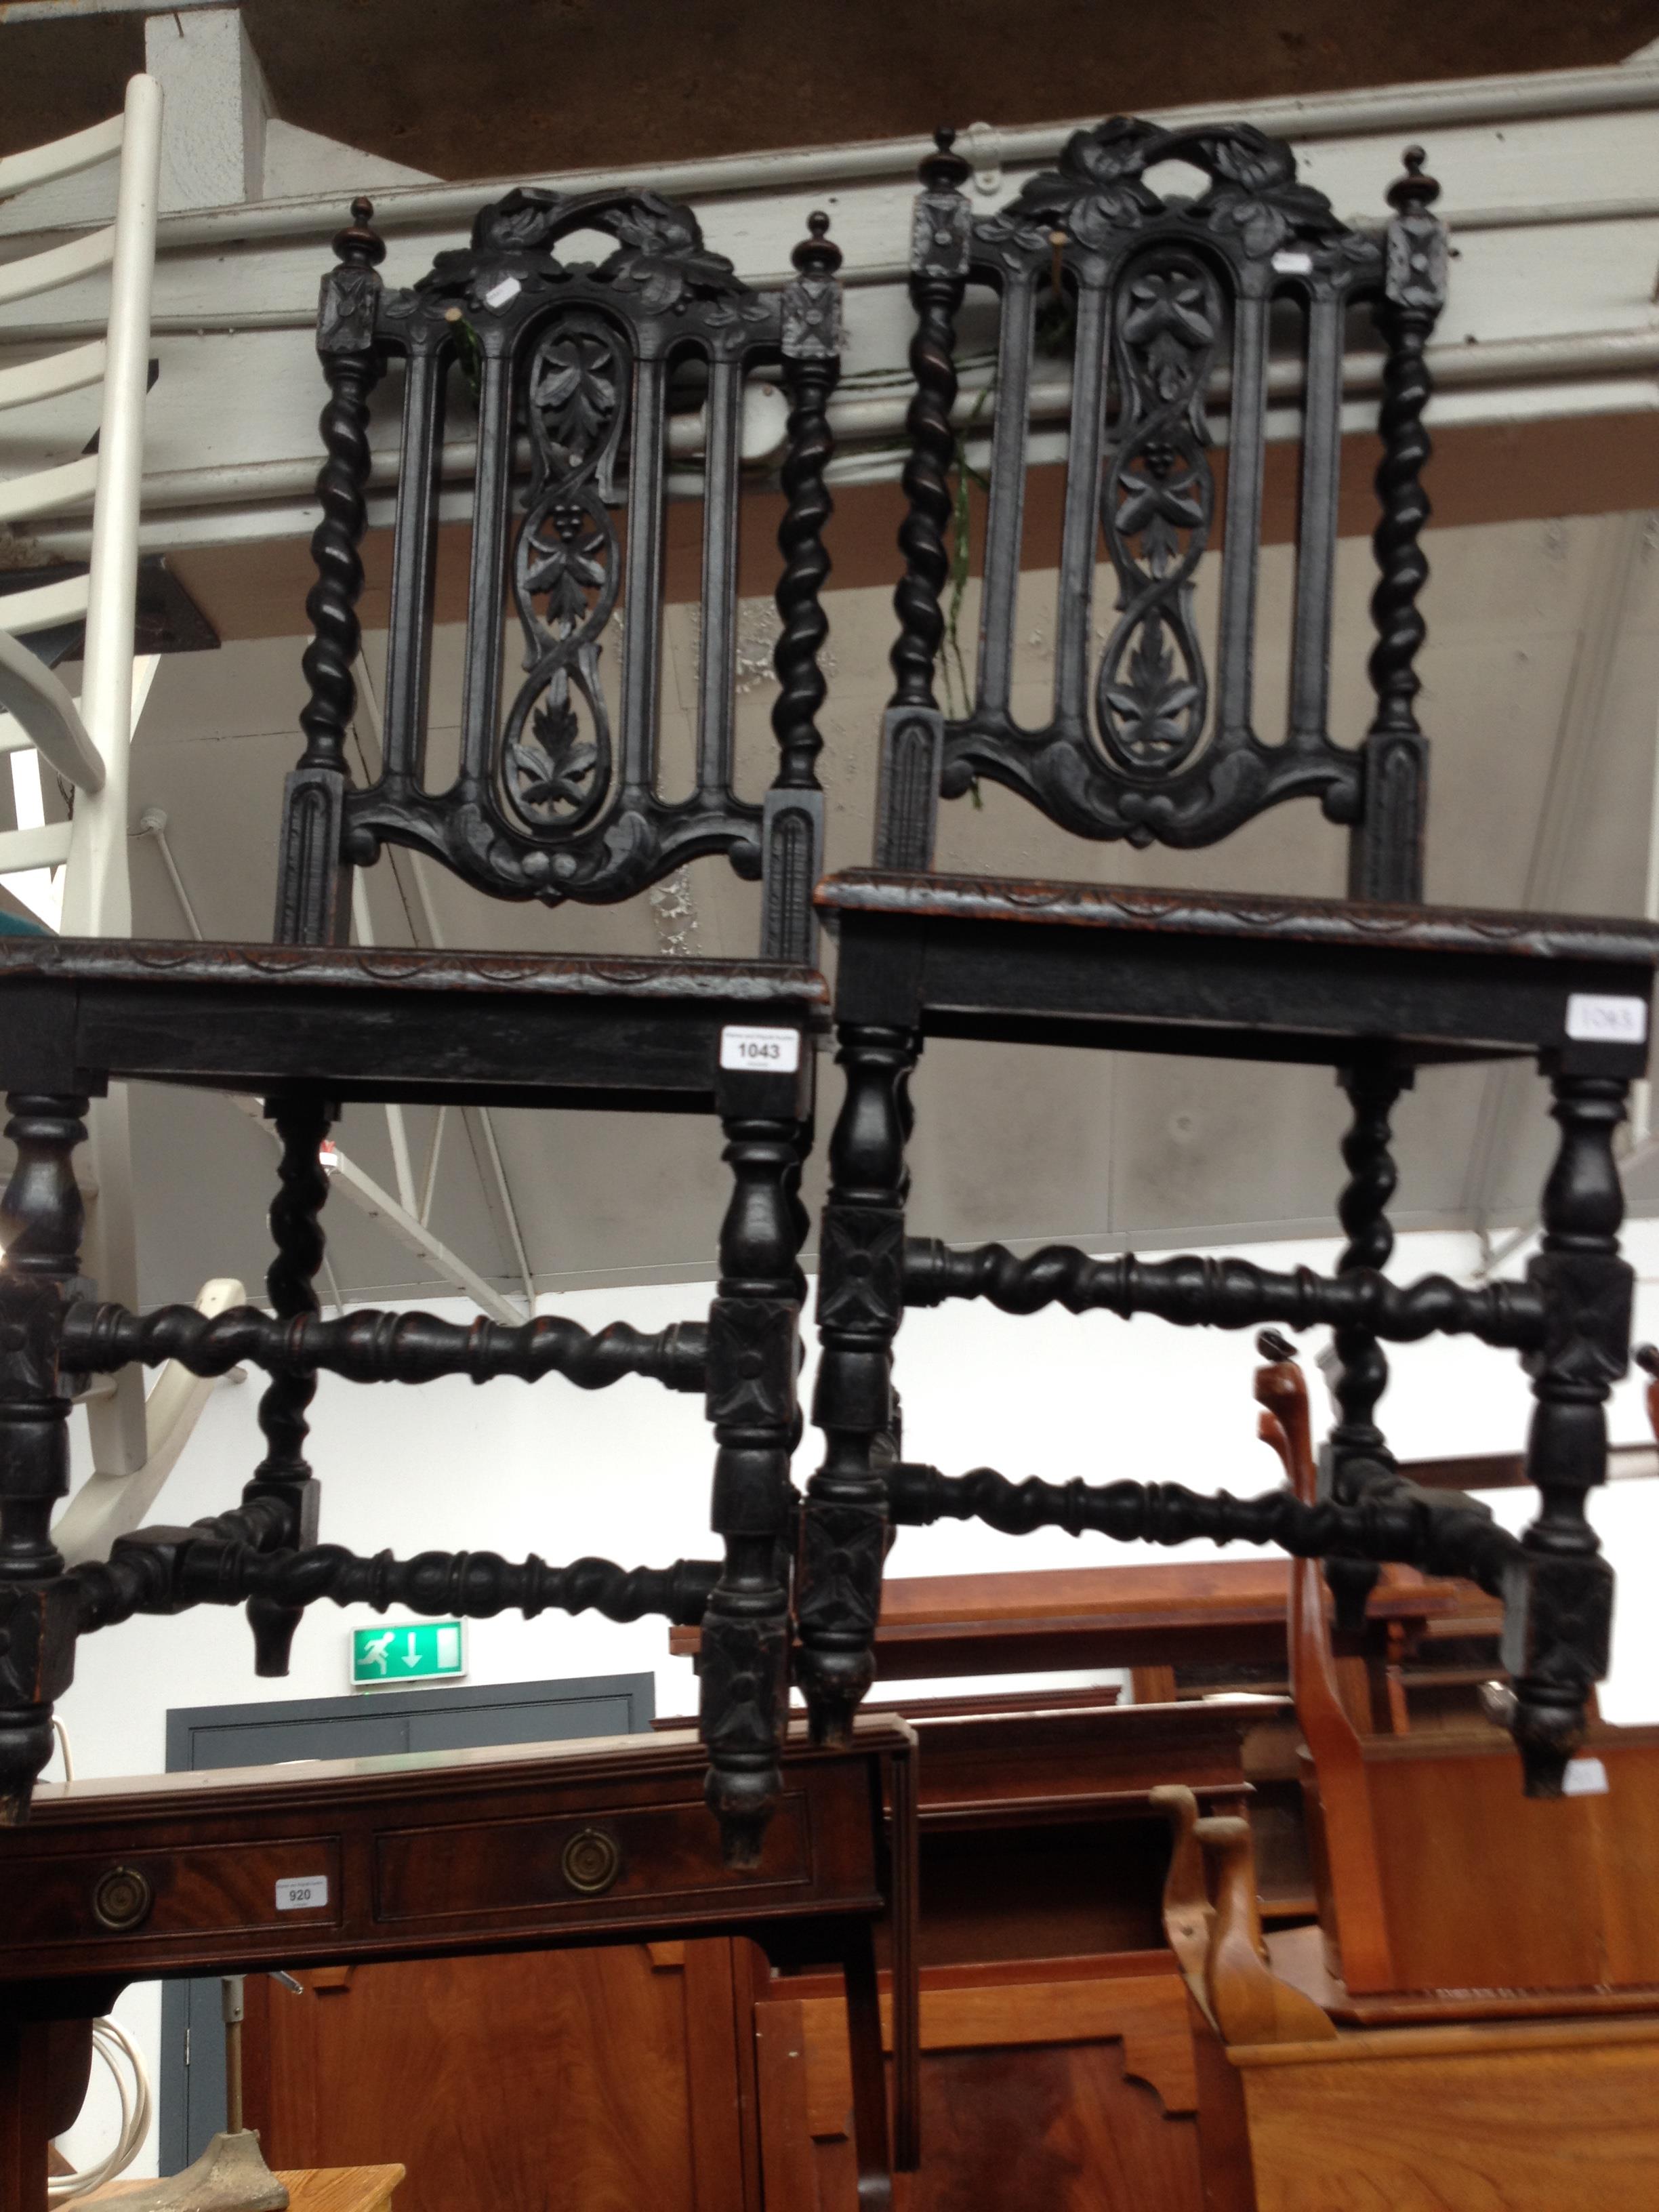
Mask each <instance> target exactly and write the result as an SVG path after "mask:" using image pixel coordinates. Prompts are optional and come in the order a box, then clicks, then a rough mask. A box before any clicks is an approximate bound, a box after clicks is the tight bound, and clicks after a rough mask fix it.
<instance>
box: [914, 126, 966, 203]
mask: <svg viewBox="0 0 1659 2212" xmlns="http://www.w3.org/2000/svg"><path fill="white" fill-rule="evenodd" d="M956 143H957V134H956V132H955V131H952V130H951V129H950V128H949V126H948V125H945V124H941V125H939V129H938V130H937V131H934V133H933V152H932V153H931V154H928V155H925V156H924V157H923V160H922V163H921V181H922V183H923V184H924V185H926V187H927V190H928V191H930V192H959V191H961V190H962V187H963V185H965V184H966V183H967V181H968V179H969V173H970V172H969V167H968V164H967V162H966V161H963V158H962V156H961V155H960V154H958V153H957V152H956V151H955V150H954V149H955V147H956Z"/></svg>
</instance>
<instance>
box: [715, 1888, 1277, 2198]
mask: <svg viewBox="0 0 1659 2212" xmlns="http://www.w3.org/2000/svg"><path fill="white" fill-rule="evenodd" d="M924 1894H925V1892H924ZM754 2017H755V2036H756V2051H757V2070H758V2081H759V2092H760V2112H761V2142H762V2151H763V2171H764V2179H765V2191H766V2198H765V2202H766V2212H854V2207H855V2206H856V2203H857V2197H856V2193H855V2184H856V2175H855V2172H854V2160H853V2145H852V2141H851V2119H850V2108H851V2086H850V2083H849V2081H848V2071H847V2059H846V2051H845V2045H846V2027H845V2023H844V2021H843V2019H842V2002H841V1999H840V1998H839V1996H836V1995H835V1994H834V1993H833V1992H832V1991H830V1990H828V1989H827V1988H826V1989H825V1990H823V1993H822V1994H818V1995H807V1996H774V1997H771V1998H769V2000H767V2001H766V2002H762V2003H760V2004H757V2007H756V2008H755V2015H754ZM921 2049H922V2057H921V2110H922V2142H923V2160H922V2166H921V2171H920V2172H918V2173H916V2174H915V2176H913V2177H912V2179H910V2181H909V2183H908V2195H907V2197H905V2199H904V2202H905V2204H906V2206H907V2208H908V2212H961V2209H962V2208H964V2207H968V2206H971V2207H972V2208H973V2212H1205V2208H1206V2204H1213V2205H1214V2206H1215V2207H1216V2208H1218V2212H1219V2208H1220V2207H1222V2206H1223V2205H1224V2203H1227V2202H1229V2200H1226V2199H1224V2198H1223V2197H1212V2198H1206V2195H1205V2191H1204V2183H1203V2168H1204V2158H1203V2146H1202V2144H1201V2143H1200V2129H1199V2123H1198V2105H1199V2093H1198V2070H1197V2064H1196V2061H1195V2057H1194V2034H1193V2026H1192V2022H1191V2021H1190V2019H1189V2016H1188V2003H1187V1996H1186V1990H1185V1988H1184V1985H1183V1984H1182V1981H1181V1979H1180V1977H1179V1976H1178V1975H1176V1974H1175V1973H1173V1972H1170V1968H1169V1966H1168V1962H1167V1961H1166V1960H1163V1959H1160V1958H1159V1957H1158V1954H1150V1955H1146V1954H1143V1955H1141V1956H1139V1957H1133V1958H1129V1959H1126V1960H1107V1959H1098V1960H1071V1961H1048V1962H1039V1961H1022V1962H1020V1963H1018V1964H1011V1965H1009V1966H1005V1967H1003V1968H1001V1969H1000V1970H999V1969H997V1968H994V1967H981V1968H957V1969H951V1968H944V1967H928V1968H924V1969H923V1972H922V1997H921ZM1235 2201H1237V2203H1239V2205H1240V2207H1241V2212H1242V2207H1243V2205H1247V2204H1248V2202H1249V2199H1248V2197H1245V2198H1243V2199H1238V2200H1235Z"/></svg>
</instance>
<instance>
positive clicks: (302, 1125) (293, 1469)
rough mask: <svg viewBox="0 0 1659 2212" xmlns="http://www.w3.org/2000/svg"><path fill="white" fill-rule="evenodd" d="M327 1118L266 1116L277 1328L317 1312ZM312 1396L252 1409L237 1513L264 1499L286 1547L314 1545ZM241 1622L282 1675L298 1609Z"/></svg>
mask: <svg viewBox="0 0 1659 2212" xmlns="http://www.w3.org/2000/svg"><path fill="white" fill-rule="evenodd" d="M333 1118H334V1117H333V1113H332V1110H331V1108H330V1107H328V1106H327V1105H325V1104H324V1103H323V1102H322V1101H321V1100H319V1099H317V1098H314V1097H299V1098H287V1099H283V1100H282V1101H280V1102H279V1103H278V1104H277V1106H276V1112H275V1115H274V1116H273V1119H274V1120H275V1121H276V1133H277V1135H278V1136H279V1137H280V1138H281V1139H282V1143H283V1157H282V1161H281V1164H280V1165H279V1166H278V1168H277V1170H276V1175H277V1191H276V1197H275V1198H274V1199H273V1200H271V1206H270V1233H271V1236H272V1238H273V1239H274V1241H275V1243H276V1257H275V1258H274V1259H273V1260H272V1261H271V1263H270V1267H268V1268H267V1270H266V1271H265V1294H266V1296H267V1297H269V1298H270V1304H271V1310H272V1311H273V1312H274V1313H275V1314H276V1317H277V1319H278V1320H279V1321H293V1320H296V1319H298V1318H299V1317H301V1316H304V1315H309V1314H315V1313H318V1312H319V1311H320V1310H321V1309H320V1307H319V1304H318V1302H317V1293H316V1291H315V1290H314V1289H313V1287H312V1285H313V1282H314V1280H315V1279H316V1275H317V1271H318V1269H319V1267H321V1266H322V1264H323V1252H324V1243H323V1231H322V1227H321V1225H320V1223H319V1219H318V1216H319V1214H320V1213H321V1212H322V1210H323V1206H324V1204H325V1201H326V1200H327V1197H328V1176H327V1172H326V1170H325V1169H324V1167H323V1164H322V1161H321V1158H320V1157H319V1154H320V1151H321V1147H322V1143H323V1139H325V1137H326V1136H327V1134H328V1133H329V1130H330V1128H331V1127H332V1124H333ZM316 1395H317V1377H316V1375H315V1373H314V1371H313V1370H299V1371H297V1372H291V1373H288V1374H282V1375H273V1376H272V1377H271V1379H270V1382H269V1383H267V1385H266V1386H265V1391H264V1396H263V1397H262V1398H261V1399H260V1401H259V1426H260V1429H261V1431H263V1432H264V1439H265V1444H266V1451H265V1455H264V1459H262V1460H261V1461H260V1462H259V1464H258V1467H257V1468H255V1469H254V1470H253V1474H252V1480H250V1481H249V1482H248V1483H247V1484H246V1486H244V1489H243V1492H242V1502H243V1504H245V1505H251V1504H252V1503H253V1501H254V1500H255V1499H256V1498H275V1499H276V1501H277V1502H278V1503H279V1504H281V1505H282V1506H283V1510H285V1512H286V1513H287V1515H288V1516H289V1529H288V1542H289V1545H291V1546H300V1545H310V1544H314V1543H315V1542H316V1541H317V1514H318V1504H319V1489H318V1485H317V1482H316V1480H315V1478H314V1477H313V1474H312V1472H311V1466H310V1462H308V1461H307V1458H306V1455H305V1442H306V1437H307V1434H308V1432H309V1429H310V1424H309V1423H308V1422H307V1419H306V1408H307V1406H309V1405H310V1403H311V1401H312V1400H313V1398H314V1397H315V1396H316ZM247 1617H248V1626H250V1627H251V1628H252V1631H253V1651H254V1672H255V1674H267V1675H282V1674H287V1672H288V1662H289V1648H290V1646H291V1645H292V1644H293V1641H294V1632H295V1629H296V1628H297V1627H298V1626H299V1625H300V1622H301V1620H302V1619H303V1617H304V1616H303V1613H302V1611H301V1608H299V1607H295V1606H289V1605H283V1604H282V1603H280V1602H278V1601H276V1600H273V1599H270V1598H265V1597H254V1598H250V1599H249V1601H248V1608H247Z"/></svg>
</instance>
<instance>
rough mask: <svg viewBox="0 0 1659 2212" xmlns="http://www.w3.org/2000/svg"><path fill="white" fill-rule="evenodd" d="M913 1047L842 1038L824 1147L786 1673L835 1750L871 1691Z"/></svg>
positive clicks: (848, 1030) (881, 1039) (899, 1038)
mask: <svg viewBox="0 0 1659 2212" xmlns="http://www.w3.org/2000/svg"><path fill="white" fill-rule="evenodd" d="M920 1048H921V1046H920V1040H919V1039H918V1038H917V1037H916V1036H914V1035H913V1034H912V1033H910V1032H909V1031H907V1030H896V1029H878V1028H863V1027H854V1026H850V1025H848V1026H843V1028H842V1031H841V1049H840V1053H839V1055H838V1057H839V1059H840V1062H841V1065H842V1067H843V1068H844V1069H845V1070H846V1073H847V1096H846V1098H845V1101H844V1102H843V1103H842V1110H841V1115H840V1118H839V1119H838V1120H837V1121H836V1131H835V1134H834V1136H833V1137H832V1138H831V1139H830V1140H829V1178H830V1180H829V1202H828V1204H827V1206H825V1209H824V1216H823V1249H822V1250H821V1252H820V1254H819V1261H818V1335H819V1339H820V1341H821V1343H822V1345H823V1357H822V1359H821V1361H820V1363H819V1366H818V1379H817V1391H816V1394H815V1395H814V1399H813V1408H812V1418H813V1419H814V1420H815V1421H816V1422H817V1425H818V1427H819V1428H820V1429H821V1430H822V1431H823V1438H824V1454H823V1465H822V1466H821V1467H820V1468H819V1469H818V1470H817V1473H816V1474H814V1475H813V1476H812V1478H811V1481H810V1482H809V1483H808V1485H807V1487H806V1497H805V1504H804V1505H803V1507H802V1511H801V1542H800V1561H799V1584H798V1594H797V1599H796V1606H795V1615H796V1621H797V1626H798V1629H799V1638H800V1648H799V1653H798V1655H797V1658H796V1671H797V1675H798V1679H799V1682H800V1686H801V1689H802V1690H803V1692H805V1698H806V1705H807V1711H808V1714H809V1716H810V1717H811V1728H812V1736H813V1740H814V1741H815V1742H818V1743H845V1742H847V1741H848V1739H849V1737H850V1734H851V1730H852V1725H853V1715H854V1712H855V1711H857V1709H858V1706H859V1703H860V1699H862V1698H863V1697H864V1695H865V1693H866V1691H867V1690H868V1689H869V1687H870V1685H871V1683H872V1681H873V1680H874V1679H875V1668H876V1619H877V1615H878V1613H879V1612H880V1609H881V1575H882V1562H883V1560H884V1557H885V1555H886V1549H887V1528H888V1522H887V1480H886V1471H887V1467H888V1464H889V1463H890V1455H891V1451H892V1438H893V1436H894V1433H895V1431H894V1419H895V1413H894V1401H893V1390H892V1346H893V1338H894V1335H895V1334H896V1331H897V1328H898V1325H899V1322H900V1320H901V1319H902V1315H903V1297H904V1200H905V1195H906V1192H907V1189H908V1180H909V1178H908V1172H907V1170H906V1168H905V1164H904V1146H905V1139H906V1138H907V1137H908V1134H909V1131H910V1110H909V1100H908V1089H907V1086H908V1080H909V1076H910V1073H911V1070H912V1069H913V1068H914V1067H915V1064H916V1057H917V1054H918V1052H919V1051H920Z"/></svg>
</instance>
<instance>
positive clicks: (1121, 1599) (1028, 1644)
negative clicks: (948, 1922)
mask: <svg viewBox="0 0 1659 2212" xmlns="http://www.w3.org/2000/svg"><path fill="white" fill-rule="evenodd" d="M1290 1574H1291V1569H1290V1563H1289V1561H1288V1560H1285V1559H1275V1558H1272V1557H1258V1558H1252V1559H1183V1560H1180V1561H1164V1560H1154V1561H1152V1562H1150V1563H1149V1562H1143V1561H1136V1562H1135V1563H1134V1564H1133V1565H1124V1566H1118V1567H1056V1568H1047V1569H1043V1570H1041V1571H1028V1572H1026V1573H1023V1574H994V1575H916V1576H900V1577H896V1578H894V1579H890V1580H889V1581H887V1582H885V1583H884V1585H883V1589H882V1610H881V1619H880V1621H879V1623H878V1626H877V1630H876V1668H877V1674H878V1678H879V1680H881V1681H883V1682H902V1681H906V1680H931V1679H933V1678H935V1677H939V1678H944V1677H947V1676H950V1675H955V1674H1022V1673H1032V1674H1035V1673H1038V1672H1042V1673H1048V1672H1054V1673H1060V1672H1063V1671H1066V1670H1068V1669H1073V1668H1091V1667H1100V1668H1107V1667H1131V1668H1133V1667H1144V1666H1150V1665H1157V1664H1168V1665H1174V1664H1176V1662H1180V1663H1182V1664H1185V1665H1192V1666H1196V1667H1202V1666H1205V1665H1210V1666H1220V1665H1233V1666H1249V1665H1263V1666H1277V1667H1279V1668H1284V1667H1285V1663H1286V1638H1285V1606H1286V1602H1287V1600H1288V1596H1289V1592H1290ZM1371 1604H1372V1610H1373V1613H1374V1614H1375V1617H1376V1620H1379V1621H1381V1622H1385V1623H1386V1622H1388V1621H1391V1620H1393V1621H1401V1622H1403V1623H1407V1624H1411V1623H1415V1622H1419V1621H1429V1620H1435V1621H1446V1622H1456V1621H1463V1622H1467V1623H1468V1625H1469V1626H1470V1628H1471V1630H1472V1631H1475V1632H1480V1631H1486V1630H1489V1629H1490V1628H1492V1626H1495V1625H1497V1624H1498V1622H1499V1621H1500V1620H1501V1619H1502V1608H1501V1607H1499V1606H1498V1603H1497V1601H1496V1600H1495V1599H1492V1598H1489V1597H1488V1596H1486V1594H1485V1592H1484V1591H1481V1590H1479V1589H1476V1588H1475V1587H1474V1584H1473V1583H1461V1582H1459V1583H1452V1582H1439V1581H1432V1580H1430V1579H1429V1578H1427V1577H1425V1576H1422V1575H1420V1574H1419V1573H1418V1572H1417V1571H1416V1569H1415V1568H1413V1567H1388V1568H1385V1569H1384V1570H1383V1578H1382V1580H1381V1582H1380V1583H1379V1584H1378V1586H1377V1589H1376V1595H1374V1597H1373V1599H1372V1601H1371ZM700 1636H701V1632H700V1631H699V1630H697V1629H695V1628H674V1629H671V1630H670V1631H669V1649H670V1650H671V1651H673V1652H675V1653H677V1654H679V1655H682V1656H695V1655H696V1651H697V1650H698V1647H699V1642H700ZM878 1695H879V1693H878ZM898 1703H899V1704H900V1705H901V1706H902V1710H904V1711H907V1712H908V1713H911V1714H912V1715H914V1716H915V1717H920V1710H919V1708H918V1707H917V1706H915V1705H904V1703H903V1700H902V1698H901V1699H899V1700H898ZM1126 1710H1132V1709H1126ZM925 1786H926V1784H924V1787H925Z"/></svg>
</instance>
